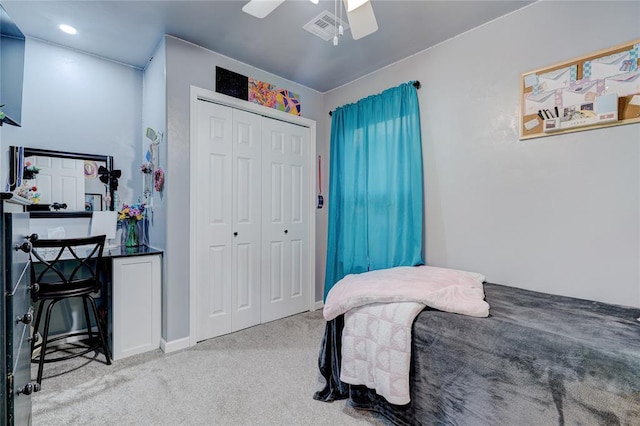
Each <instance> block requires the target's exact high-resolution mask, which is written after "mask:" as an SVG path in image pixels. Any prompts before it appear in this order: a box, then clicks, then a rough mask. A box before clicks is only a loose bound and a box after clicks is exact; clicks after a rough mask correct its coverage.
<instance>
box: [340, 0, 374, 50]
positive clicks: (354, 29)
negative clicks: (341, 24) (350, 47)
mask: <svg viewBox="0 0 640 426" xmlns="http://www.w3.org/2000/svg"><path fill="white" fill-rule="evenodd" d="M344 1H345V2H347V1H348V2H351V1H352V0H344ZM347 20H348V21H349V26H350V27H351V35H352V36H353V39H354V40H358V39H361V38H362V37H365V36H368V35H369V34H372V33H375V32H376V31H378V21H376V15H374V13H373V7H371V2H369V1H366V2H365V3H363V4H362V5H361V6H360V7H358V8H356V9H354V10H353V11H351V12H349V11H348V10H347Z"/></svg>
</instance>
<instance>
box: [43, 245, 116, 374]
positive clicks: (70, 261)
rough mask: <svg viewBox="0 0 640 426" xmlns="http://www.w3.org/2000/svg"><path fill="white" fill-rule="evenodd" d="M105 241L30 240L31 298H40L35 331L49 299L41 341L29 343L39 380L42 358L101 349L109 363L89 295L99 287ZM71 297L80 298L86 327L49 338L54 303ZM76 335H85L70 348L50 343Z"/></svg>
mask: <svg viewBox="0 0 640 426" xmlns="http://www.w3.org/2000/svg"><path fill="white" fill-rule="evenodd" d="M104 241H105V236H104V235H100V236H95V237H87V238H72V239H58V240H40V239H35V240H32V241H31V244H32V249H31V282H32V287H31V299H32V300H33V301H34V302H39V306H38V311H37V314H36V321H35V324H34V327H35V330H34V335H35V333H37V332H38V330H39V327H40V321H41V319H42V312H43V309H44V306H45V304H46V302H48V307H47V313H46V318H45V322H44V329H43V330H42V339H41V342H37V341H36V339H34V340H32V343H31V352H32V359H31V362H33V363H38V364H39V365H38V378H37V382H38V383H41V381H42V371H43V368H44V363H45V362H47V363H48V362H56V361H63V360H67V359H70V358H75V357H77V356H81V355H85V354H87V353H89V352H91V351H97V350H99V349H102V352H103V353H104V355H105V358H106V363H107V365H111V358H110V356H109V347H108V344H107V338H106V333H105V330H104V327H103V325H102V323H101V321H100V317H99V316H98V310H97V308H96V302H95V300H94V298H93V297H92V294H94V293H96V292H97V291H99V290H100V288H101V285H100V277H101V269H102V251H103V249H104ZM72 297H79V298H82V304H83V307H84V316H85V320H86V324H87V330H86V331H85V330H81V331H77V330H75V331H73V330H72V331H69V332H68V333H65V334H62V335H57V336H55V337H53V338H50V337H49V325H50V322H51V312H52V310H53V307H54V306H55V305H56V304H57V303H58V302H60V301H62V300H65V299H69V298H72ZM88 304H90V305H91V308H92V309H91V310H92V311H93V316H94V319H95V321H96V325H97V328H98V332H97V333H95V332H94V331H93V330H92V328H93V327H92V326H91V319H90V316H89V307H88ZM76 336H87V337H88V339H84V340H81V341H79V342H74V343H73V345H71V346H72V348H71V349H69V345H65V346H64V349H60V347H59V346H51V345H50V344H51V343H52V342H55V341H59V340H62V339H68V338H72V337H76ZM38 348H40V354H39V355H35V352H36V349H38ZM62 351H64V352H65V353H67V355H65V356H57V357H55V358H51V357H50V355H52V354H55V353H56V352H62Z"/></svg>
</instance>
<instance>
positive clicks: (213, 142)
mask: <svg viewBox="0 0 640 426" xmlns="http://www.w3.org/2000/svg"><path fill="white" fill-rule="evenodd" d="M197 114H198V116H197V132H198V134H197V147H196V152H197V155H196V157H195V159H194V160H195V161H194V162H195V167H196V168H197V176H198V179H197V180H196V182H195V185H196V191H197V193H198V194H199V196H198V197H197V200H196V206H197V207H196V224H195V226H196V229H197V230H198V238H197V242H196V253H195V256H196V259H195V262H196V269H195V275H196V276H195V279H196V283H197V284H196V300H197V306H196V309H197V314H196V316H197V327H196V337H197V340H198V341H201V340H205V339H208V338H211V337H214V336H219V335H221V334H225V333H229V332H230V331H231V313H232V308H231V279H232V269H231V261H232V226H233V217H232V205H231V203H230V202H229V200H231V195H232V194H231V191H232V178H233V175H232V141H233V139H232V129H233V126H232V109H231V108H229V107H225V106H221V105H217V104H213V103H209V102H204V101H199V102H198V111H197Z"/></svg>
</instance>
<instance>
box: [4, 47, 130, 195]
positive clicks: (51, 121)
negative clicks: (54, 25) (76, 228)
mask: <svg viewBox="0 0 640 426" xmlns="http://www.w3.org/2000/svg"><path fill="white" fill-rule="evenodd" d="M141 95H142V71H141V70H138V69H134V68H131V67H128V66H124V65H121V64H117V63H114V62H111V61H107V60H104V59H100V58H97V57H94V56H89V55H86V54H82V53H79V52H76V51H73V50H70V49H65V48H62V47H58V46H55V45H51V44H47V43H43V42H41V41H38V40H34V39H31V38H27V41H26V50H25V73H24V90H23V102H22V127H13V126H3V127H2V129H3V130H2V132H3V134H2V147H3V150H2V153H3V156H5V158H4V159H3V161H2V164H3V166H4V165H6V162H7V159H6V155H7V153H6V151H7V149H8V148H7V147H8V146H10V145H23V146H28V147H32V148H43V149H52V150H58V151H73V152H82V153H88V154H101V155H113V157H114V164H115V167H116V168H117V169H121V170H122V178H121V179H120V186H119V188H118V192H119V196H120V199H121V200H122V201H128V202H134V201H136V200H137V197H138V196H139V195H140V193H141V190H142V183H141V177H140V172H139V170H140V163H141V159H142V156H141V153H140V144H141V141H142V130H141V127H142V124H141V115H142V96H141ZM0 176H2V179H3V182H2V184H3V186H4V183H5V182H4V179H5V178H6V171H3V172H2V174H1V175H0Z"/></svg>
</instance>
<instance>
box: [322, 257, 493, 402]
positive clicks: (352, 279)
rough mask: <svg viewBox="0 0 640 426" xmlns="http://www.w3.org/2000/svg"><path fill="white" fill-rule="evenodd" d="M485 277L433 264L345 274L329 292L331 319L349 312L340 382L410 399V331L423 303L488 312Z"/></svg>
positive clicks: (388, 396) (328, 315) (468, 312)
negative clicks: (484, 288)
mask: <svg viewBox="0 0 640 426" xmlns="http://www.w3.org/2000/svg"><path fill="white" fill-rule="evenodd" d="M483 282H484V276H483V275H481V274H478V273H474V272H465V271H457V270H453V269H445V268H436V267H432V266H417V267H409V266H407V267H397V268H390V269H383V270H379V271H371V272H365V273H362V274H353V275H347V276H346V277H345V278H343V279H342V280H340V281H338V282H337V283H336V285H335V286H334V287H333V288H332V289H331V290H330V291H329V294H328V295H327V300H326V302H325V305H324V311H323V315H324V317H325V319H326V320H327V321H329V320H331V319H333V318H335V317H337V316H338V315H341V314H345V316H344V318H345V321H344V328H343V331H342V364H341V371H340V380H342V381H343V382H345V383H349V384H352V385H365V386H367V387H368V388H370V389H375V390H376V393H377V394H378V395H380V396H382V397H384V398H385V399H386V400H387V401H388V402H390V403H391V404H396V405H404V404H408V403H409V402H410V400H411V398H410V392H409V369H410V367H411V329H412V325H413V320H414V319H415V317H416V315H418V314H419V313H420V311H422V309H424V307H425V305H427V306H430V307H432V308H436V309H439V310H443V311H447V312H454V313H459V314H464V315H471V316H476V317H487V316H489V305H488V304H487V303H486V302H485V301H484V290H483V287H482V283H483Z"/></svg>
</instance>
